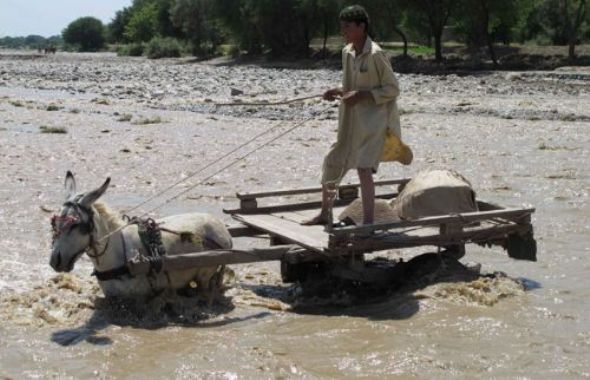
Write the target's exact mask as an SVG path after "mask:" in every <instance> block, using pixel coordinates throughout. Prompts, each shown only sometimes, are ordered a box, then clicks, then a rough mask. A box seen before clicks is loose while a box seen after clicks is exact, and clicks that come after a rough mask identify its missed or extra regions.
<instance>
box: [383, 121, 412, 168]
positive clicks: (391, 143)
mask: <svg viewBox="0 0 590 380" xmlns="http://www.w3.org/2000/svg"><path fill="white" fill-rule="evenodd" d="M413 159H414V154H413V153H412V149H410V147H409V146H407V145H406V144H404V143H403V141H401V140H400V139H399V138H398V137H397V136H396V135H394V134H393V133H392V132H391V131H390V130H389V129H387V133H386V135H385V145H384V146H383V153H382V154H381V161H382V162H390V161H397V162H400V163H402V164H403V165H410V164H411V163H412V160H413Z"/></svg>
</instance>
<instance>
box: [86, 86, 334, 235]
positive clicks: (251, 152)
mask: <svg viewBox="0 0 590 380" xmlns="http://www.w3.org/2000/svg"><path fill="white" fill-rule="evenodd" d="M317 96H318V95H314V96H313V97H317ZM297 100H299V99H297ZM294 101H295V100H294ZM240 105H244V104H243V103H240ZM265 105H267V104H266V103H265ZM332 107H333V105H332V104H330V105H329V106H328V107H326V108H324V109H322V110H321V111H320V112H319V113H320V114H321V113H324V112H326V111H327V110H329V109H330V108H332ZM315 117H316V115H315V114H314V115H312V116H310V117H308V118H306V119H304V120H302V121H300V122H298V123H296V124H295V125H294V126H292V127H290V128H288V129H287V130H286V131H283V132H281V133H280V134H279V135H277V136H275V137H273V138H271V139H270V140H268V141H266V142H264V143H262V144H261V145H258V146H256V147H255V148H254V149H252V150H250V151H248V152H247V153H245V154H244V155H242V156H240V157H238V158H236V159H235V160H233V161H231V162H230V163H229V164H228V165H225V166H223V167H222V168H221V169H219V170H218V171H216V172H215V173H213V174H211V175H209V176H207V177H205V178H204V179H202V180H200V181H198V182H197V183H195V184H194V185H191V186H190V187H188V188H187V189H185V190H183V191H181V192H180V193H178V194H176V195H175V196H173V197H171V198H168V199H167V200H165V201H164V202H162V203H160V204H158V205H156V206H155V207H153V208H151V209H149V210H148V211H145V212H144V213H142V214H141V215H139V216H138V217H137V218H143V217H144V216H146V215H148V214H150V213H152V212H154V211H156V210H158V209H159V208H161V207H164V206H166V205H167V204H169V203H170V202H172V201H174V200H175V199H178V198H179V197H180V196H182V195H184V194H186V193H188V192H190V191H192V190H193V189H194V188H195V187H197V186H199V185H201V184H203V183H204V182H206V181H208V180H209V179H211V178H213V177H215V176H216V175H218V174H219V173H221V172H223V171H224V170H226V169H228V168H230V167H232V166H234V165H235V164H237V163H238V162H240V161H242V160H244V159H245V158H247V157H248V156H250V155H252V154H254V153H255V152H257V151H258V150H260V149H262V148H264V147H266V146H267V145H270V144H272V143H273V142H275V141H277V140H278V139H280V138H282V137H283V136H285V135H287V134H289V133H291V132H293V131H294V130H295V129H297V128H299V127H301V126H302V125H303V124H305V123H307V122H308V121H310V120H312V119H314V118H315ZM280 126H281V124H277V125H276V126H274V127H272V128H270V129H268V130H266V131H264V132H262V133H260V134H258V135H256V136H255V137H253V138H251V139H250V140H248V141H247V142H245V143H243V144H241V145H240V146H239V147H237V148H234V149H232V150H231V151H230V152H228V153H225V154H223V155H222V156H220V157H218V158H216V159H214V160H213V161H211V162H209V163H208V164H206V165H205V166H203V167H202V168H200V169H199V170H197V171H196V172H194V173H192V174H190V175H189V176H187V177H186V178H183V179H182V180H180V181H177V182H176V183H174V184H173V185H171V186H169V187H167V188H166V189H164V190H163V191H161V192H159V193H157V194H155V195H154V196H152V197H150V198H149V199H147V200H145V201H143V202H142V203H140V204H139V205H137V206H135V207H133V208H131V209H129V210H126V212H129V211H132V210H135V209H137V208H139V207H140V206H142V205H144V204H146V203H148V202H149V201H151V200H153V199H155V198H157V197H158V196H160V195H162V194H163V193H165V192H167V191H168V190H170V189H172V188H173V187H175V186H178V185H179V184H181V183H183V182H185V181H187V180H189V179H190V178H192V177H194V176H195V175H197V174H199V173H201V172H202V171H203V170H205V169H207V168H209V167H211V166H213V165H214V164H216V163H218V162H219V161H221V160H222V159H224V158H226V157H228V156H229V155H231V154H233V153H235V152H236V151H238V150H239V149H241V148H243V147H245V146H247V145H249V144H250V143H252V142H253V141H255V140H257V139H258V138H260V137H262V136H264V135H266V134H269V133H271V132H273V131H275V130H276V129H278V128H279V127H280ZM129 225H131V223H126V224H125V225H123V226H121V227H119V228H117V229H115V230H114V231H111V232H110V233H108V234H106V235H105V236H103V237H101V238H100V239H99V240H98V241H99V242H100V241H103V240H104V239H108V238H109V237H110V236H111V235H113V234H115V233H117V232H119V231H121V230H122V229H124V228H126V227H128V226H129Z"/></svg>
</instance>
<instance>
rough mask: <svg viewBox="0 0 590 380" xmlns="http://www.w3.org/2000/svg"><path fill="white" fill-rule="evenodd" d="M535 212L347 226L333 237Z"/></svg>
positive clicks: (525, 212) (512, 211)
mask: <svg viewBox="0 0 590 380" xmlns="http://www.w3.org/2000/svg"><path fill="white" fill-rule="evenodd" d="M533 212H535V209H534V208H526V209H503V210H494V211H478V212H466V213H462V214H456V215H444V216H433V217H428V218H421V219H416V220H402V221H396V222H392V223H376V224H371V225H368V226H360V227H357V226H347V227H339V228H335V229H334V230H333V231H332V234H333V235H336V236H342V235H349V234H355V233H356V234H358V233H368V232H370V231H377V230H390V229H394V228H406V227H413V226H432V225H440V224H443V223H462V224H466V223H469V222H475V221H483V220H486V219H493V218H510V219H515V218H518V217H521V216H526V215H530V214H531V213H533Z"/></svg>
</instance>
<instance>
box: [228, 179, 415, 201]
mask: <svg viewBox="0 0 590 380" xmlns="http://www.w3.org/2000/svg"><path fill="white" fill-rule="evenodd" d="M409 181H410V178H402V179H390V180H383V181H376V182H375V186H376V187H379V186H387V185H399V184H402V183H407V182H409ZM360 186H361V185H360V183H351V184H346V185H341V186H340V187H356V188H358V187H360ZM321 191H322V188H321V187H308V188H302V189H283V190H270V191H263V192H257V193H237V194H236V196H237V197H238V199H240V200H242V199H255V198H268V197H277V196H285V195H301V194H310V193H319V192H321Z"/></svg>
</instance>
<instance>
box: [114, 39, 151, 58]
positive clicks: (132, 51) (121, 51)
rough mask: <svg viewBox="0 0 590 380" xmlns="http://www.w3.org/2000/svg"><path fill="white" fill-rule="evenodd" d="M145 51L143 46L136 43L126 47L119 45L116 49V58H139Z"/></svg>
mask: <svg viewBox="0 0 590 380" xmlns="http://www.w3.org/2000/svg"><path fill="white" fill-rule="evenodd" d="M144 50H145V46H144V44H142V43H140V42H138V43H133V44H128V45H121V46H119V47H118V48H117V55H118V56H129V57H140V56H142V55H143V51H144Z"/></svg>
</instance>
